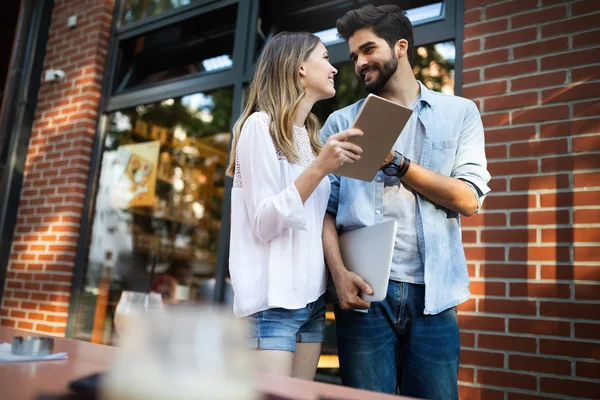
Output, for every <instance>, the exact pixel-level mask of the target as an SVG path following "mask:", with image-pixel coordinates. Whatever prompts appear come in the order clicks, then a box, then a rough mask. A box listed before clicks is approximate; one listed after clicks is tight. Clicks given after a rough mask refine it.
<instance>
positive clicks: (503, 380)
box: [477, 369, 537, 390]
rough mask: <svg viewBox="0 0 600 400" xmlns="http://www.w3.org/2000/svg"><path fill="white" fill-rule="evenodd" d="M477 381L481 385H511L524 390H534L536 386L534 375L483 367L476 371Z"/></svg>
mask: <svg viewBox="0 0 600 400" xmlns="http://www.w3.org/2000/svg"><path fill="white" fill-rule="evenodd" d="M477 382H478V383H481V384H483V385H494V386H500V387H512V388H519V389H526V390H536V388H537V379H536V377H535V376H534V375H526V374H516V373H512V372H504V371H491V370H485V369H480V370H479V371H478V373H477Z"/></svg>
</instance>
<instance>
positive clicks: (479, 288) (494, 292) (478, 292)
mask: <svg viewBox="0 0 600 400" xmlns="http://www.w3.org/2000/svg"><path fill="white" fill-rule="evenodd" d="M469 290H470V291H471V294H472V295H475V296H484V295H487V296H504V295H505V294H506V284H505V283H504V282H481V281H471V284H470V285H469Z"/></svg>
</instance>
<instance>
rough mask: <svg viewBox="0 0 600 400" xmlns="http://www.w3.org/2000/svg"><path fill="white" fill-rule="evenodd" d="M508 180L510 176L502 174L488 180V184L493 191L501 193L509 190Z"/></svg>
mask: <svg viewBox="0 0 600 400" xmlns="http://www.w3.org/2000/svg"><path fill="white" fill-rule="evenodd" d="M507 180H508V178H506V177H503V176H501V177H499V178H492V179H491V180H490V181H489V182H488V186H489V187H490V189H492V192H494V193H497V194H501V193H502V192H506V191H507V188H508V185H507ZM483 210H485V208H483ZM461 223H462V219H461Z"/></svg>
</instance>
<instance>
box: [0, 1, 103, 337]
mask: <svg viewBox="0 0 600 400" xmlns="http://www.w3.org/2000/svg"><path fill="white" fill-rule="evenodd" d="M113 7H114V0H56V2H55V6H54V10H53V15H52V23H51V26H50V33H49V34H50V35H49V41H48V48H47V54H46V59H45V61H44V71H46V70H47V69H50V68H52V69H61V70H63V71H64V72H65V73H66V78H65V79H64V80H63V81H60V82H53V83H48V82H43V83H42V84H41V87H40V92H39V95H38V103H37V109H36V117H35V122H34V125H33V128H32V133H31V139H30V144H29V152H28V154H27V161H26V165H25V171H24V177H23V190H22V192H21V200H20V205H19V210H18V219H17V225H16V228H15V236H14V241H13V245H12V250H11V257H10V262H9V265H8V271H7V275H6V278H7V279H6V286H5V290H4V297H3V300H2V307H1V310H0V324H2V325H4V326H12V327H15V328H19V329H25V330H32V331H38V332H44V333H50V334H55V335H64V333H65V329H66V322H67V315H68V309H69V298H70V294H71V281H72V275H73V267H74V262H75V252H76V250H77V248H76V246H77V240H78V236H79V227H80V221H81V214H82V212H83V206H84V201H85V190H86V187H87V184H88V169H89V164H90V156H91V152H92V143H93V139H94V135H95V132H96V121H97V117H98V105H99V101H100V92H101V85H102V75H103V72H104V63H105V59H106V50H107V46H108V39H109V36H110V26H111V19H112V10H113ZM72 15H76V16H77V26H76V27H74V28H69V27H68V26H67V19H68V18H69V17H70V16H72ZM42 79H43V74H42ZM15 212H17V210H15Z"/></svg>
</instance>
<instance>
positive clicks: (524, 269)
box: [479, 263, 536, 279]
mask: <svg viewBox="0 0 600 400" xmlns="http://www.w3.org/2000/svg"><path fill="white" fill-rule="evenodd" d="M479 274H480V276H481V277H482V278H506V279H535V274H536V272H535V265H524V264H491V263H486V264H481V266H480V269H479Z"/></svg>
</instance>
